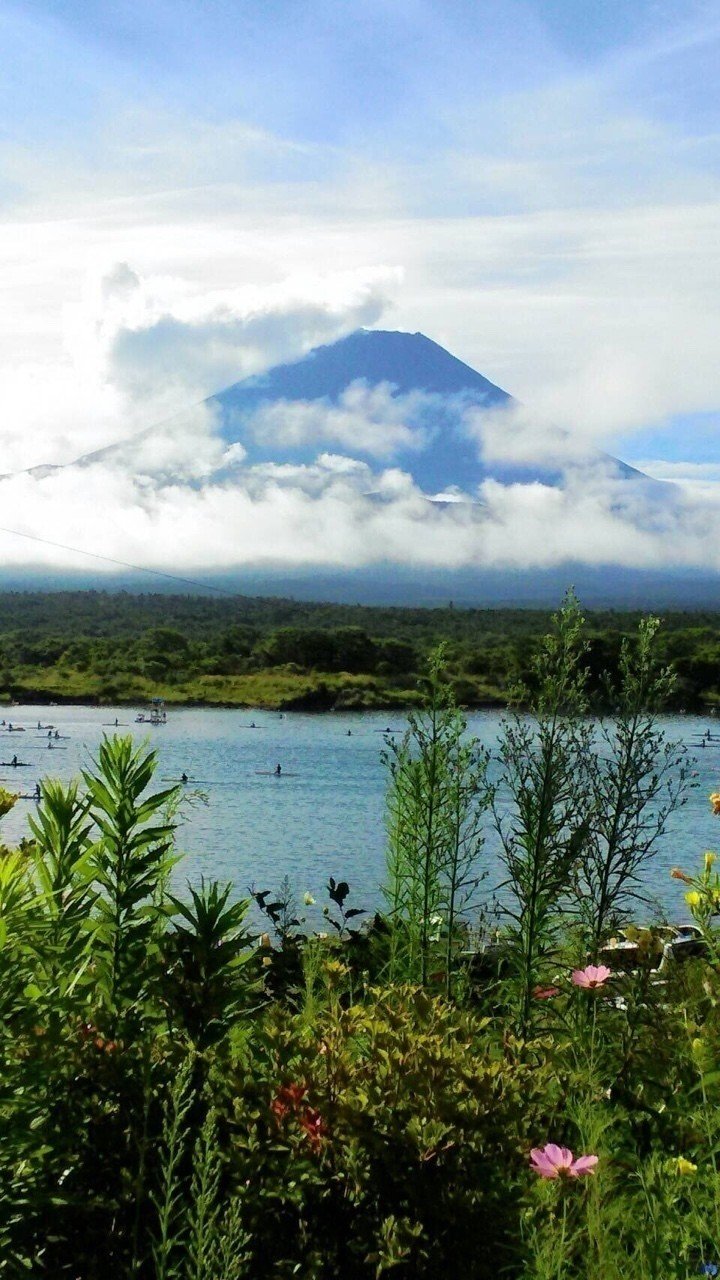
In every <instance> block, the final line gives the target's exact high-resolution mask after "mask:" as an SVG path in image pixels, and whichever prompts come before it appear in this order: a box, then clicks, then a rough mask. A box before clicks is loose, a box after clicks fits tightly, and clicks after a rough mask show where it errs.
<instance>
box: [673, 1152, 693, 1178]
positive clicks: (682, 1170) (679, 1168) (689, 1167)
mask: <svg viewBox="0 0 720 1280" xmlns="http://www.w3.org/2000/svg"><path fill="white" fill-rule="evenodd" d="M675 1172H676V1173H679V1174H680V1176H681V1177H683V1178H691V1177H692V1175H693V1174H694V1173H697V1165H696V1164H693V1162H692V1160H686V1159H685V1157H684V1156H678V1157H677V1159H676V1160H675Z"/></svg>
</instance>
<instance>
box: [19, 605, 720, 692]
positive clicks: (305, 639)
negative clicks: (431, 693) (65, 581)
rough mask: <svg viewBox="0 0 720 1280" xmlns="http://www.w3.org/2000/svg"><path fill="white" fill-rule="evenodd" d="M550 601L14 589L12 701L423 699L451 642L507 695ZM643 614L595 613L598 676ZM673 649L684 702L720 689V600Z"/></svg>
mask: <svg viewBox="0 0 720 1280" xmlns="http://www.w3.org/2000/svg"><path fill="white" fill-rule="evenodd" d="M549 617H550V614H549V612H547V611H545V610H540V609H460V608H454V607H453V606H452V605H449V606H448V607H446V608H435V609H410V608H399V607H394V608H369V607H366V606H360V605H338V604H322V603H318V604H310V603H307V602H304V601H296V600H291V599H271V598H254V597H249V596H218V597H211V596H190V595H188V596H180V595H162V594H155V595H152V594H147V595H131V594H128V593H125V592H118V593H111V592H99V591H73V592H9V593H4V594H2V595H0V697H2V698H3V699H4V700H5V701H11V700H14V701H29V700H33V699H37V700H39V701H44V700H45V701H47V700H49V701H64V700H67V701H90V702H95V701H102V702H107V703H123V702H129V703H135V702H138V701H143V700H146V699H148V698H149V697H151V696H160V697H164V698H165V699H166V700H167V701H168V702H175V703H183V702H190V703H199V704H203V703H206V704H210V705H223V704H227V705H241V704H247V705H253V706H267V707H281V708H282V707H284V708H292V707H309V708H317V709H318V710H322V709H327V708H330V707H335V706H336V707H339V708H348V709H350V708H353V707H358V708H361V707H383V706H393V705H406V704H411V703H413V702H414V701H415V699H416V697H417V681H418V678H419V674H420V672H421V671H422V669H423V666H424V663H425V660H426V658H427V655H428V653H429V652H430V650H431V649H432V648H433V647H434V646H435V645H437V644H438V643H439V642H441V641H442V642H444V643H445V645H446V662H447V670H448V672H449V674H450V677H451V679H452V681H453V683H454V690H455V696H456V697H457V699H458V700H459V701H460V702H461V703H463V704H464V705H467V706H481V705H504V704H505V703H506V702H507V700H508V697H509V694H510V691H511V690H512V688H513V687H514V686H515V685H516V684H517V683H518V681H526V680H527V678H528V674H529V671H530V667H531V663H532V658H533V655H534V653H535V652H536V650H537V646H538V643H539V640H540V637H541V636H542V635H543V634H544V633H545V631H546V630H547V627H548V623H549ZM638 618H639V614H637V613H632V612H617V611H604V612H591V613H589V614H588V639H589V651H588V655H587V659H586V661H587V663H588V665H589V670H590V688H591V691H592V692H593V693H594V695H595V697H596V699H598V700H602V696H603V677H604V674H605V673H606V672H610V673H612V672H613V671H614V670H615V668H616V665H617V660H618V655H619V652H620V645H621V642H622V638H623V636H624V635H628V634H631V633H632V632H633V631H634V630H635V628H636V627H637V622H638ZM660 649H661V652H662V657H663V659H664V660H665V661H667V662H669V663H670V664H671V665H672V666H673V668H674V670H675V672H676V675H677V683H676V690H675V694H674V704H673V705H674V706H675V707H677V708H682V707H685V708H688V709H690V708H698V707H700V706H703V705H712V704H714V703H717V702H720V612H718V613H710V612H703V613H689V612H683V613H670V614H667V615H666V616H664V618H663V626H662V629H661V633H660Z"/></svg>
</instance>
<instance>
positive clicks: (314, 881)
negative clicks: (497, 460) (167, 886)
mask: <svg viewBox="0 0 720 1280" xmlns="http://www.w3.org/2000/svg"><path fill="white" fill-rule="evenodd" d="M1 714H2V715H4V717H5V718H6V719H7V720H12V723H13V725H22V726H24V728H25V732H24V733H12V734H10V733H8V732H6V730H5V729H3V727H2V726H0V759H1V760H2V761H10V760H11V759H12V757H13V755H17V757H18V759H19V760H22V761H27V762H28V765H29V767H28V768H24V769H22V770H20V769H17V770H14V769H11V768H7V767H5V768H2V767H0V781H1V782H2V785H5V786H9V787H11V788H17V789H19V790H22V791H24V792H28V793H29V792H32V790H33V787H34V785H35V782H36V781H37V779H38V778H41V777H44V776H47V775H51V776H54V777H58V778H62V779H65V780H67V779H69V778H71V777H74V776H76V775H77V773H78V771H79V769H80V768H81V767H82V766H83V765H87V763H88V761H89V759H90V758H91V756H92V754H93V752H94V750H95V749H96V748H97V746H98V743H99V742H100V740H101V738H102V735H103V734H104V733H113V732H116V731H117V732H120V733H132V734H133V735H134V736H135V738H136V739H137V740H138V741H143V740H145V741H149V742H151V743H152V745H153V746H157V748H158V750H159V753H160V766H159V769H158V779H162V780H163V782H165V781H166V780H168V779H172V780H177V779H179V778H180V777H181V776H182V774H183V773H186V774H187V775H188V777H189V778H190V779H191V781H190V782H189V783H188V784H187V786H186V788H185V790H186V792H187V793H188V806H187V808H186V810H185V813H184V819H185V821H184V825H183V828H182V830H181V832H180V839H179V844H180V848H181V849H182V850H183V851H184V852H185V853H186V857H185V859H184V860H183V863H182V866H181V867H180V868H179V869H178V871H177V873H176V876H177V879H178V882H179V884H181V883H182V882H183V881H184V879H186V878H189V879H191V880H193V881H195V880H199V878H200V876H201V875H206V876H213V877H218V878H220V879H230V880H232V881H234V883H235V884H236V885H237V888H238V891H239V892H241V893H245V892H246V891H247V887H248V886H249V885H254V886H255V887H257V888H276V887H277V885H278V883H279V881H280V879H281V878H282V876H283V875H285V874H287V875H288V876H289V877H290V880H291V882H292V884H293V886H294V887H295V889H296V891H297V892H298V894H300V895H302V893H304V892H305V891H306V890H310V891H311V892H312V893H314V894H315V895H316V896H322V892H323V889H324V885H325V884H326V883H327V878H328V876H330V875H334V876H336V877H340V876H341V877H343V878H345V879H347V880H348V881H349V882H350V884H351V886H352V891H353V901H354V903H355V904H356V905H363V906H366V907H368V908H370V907H373V906H375V905H377V903H378V901H379V884H380V881H381V879H382V875H383V865H384V829H383V800H384V793H385V785H386V778H385V773H384V770H383V767H382V764H381V762H380V752H381V749H382V746H383V730H384V729H385V728H387V727H390V728H391V729H395V730H399V731H402V728H403V720H402V718H401V717H398V716H397V715H394V716H393V717H392V718H391V719H388V712H386V711H384V712H368V713H366V714H359V713H353V714H344V715H343V714H338V713H333V714H328V715H305V714H302V713H299V712H292V713H286V714H284V715H279V714H278V713H274V712H262V711H252V712H248V711H244V710H232V711H228V710H207V709H204V708H203V709H190V708H188V709H179V710H171V711H170V712H169V715H168V723H167V724H166V725H161V726H158V727H148V726H143V725H136V724H135V723H134V714H133V713H132V712H130V711H128V710H127V709H126V708H121V709H117V708H108V707H73V706H66V707H48V706H43V707H31V706H27V707H13V708H12V709H9V710H4V711H3V712H2V713H1ZM116 717H117V719H118V721H119V726H118V729H117V730H115V728H114V721H115V718H116ZM500 720H501V716H500V714H499V713H498V712H491V711H487V712H477V713H473V714H472V715H471V716H470V717H469V723H470V728H471V730H472V732H473V733H475V734H476V735H477V737H478V738H479V739H480V740H481V741H482V742H483V743H484V744H485V745H486V746H488V747H489V748H490V749H491V750H492V748H493V747H494V745H495V743H496V740H497V732H498V727H499V724H500ZM38 721H40V722H41V724H43V725H47V724H48V723H49V722H52V724H53V726H54V727H53V730H52V732H53V734H54V732H55V729H56V728H57V730H58V731H59V733H60V734H61V735H67V736H62V737H60V738H58V739H55V738H54V737H53V738H51V739H48V732H50V731H49V730H47V729H43V730H38V728H37V724H38ZM253 724H254V725H255V727H254V728H252V727H251V726H252V725H253ZM663 724H664V727H665V728H666V731H667V732H668V733H669V734H670V735H671V736H672V737H673V738H678V739H681V740H683V741H685V742H687V743H688V744H689V745H693V746H694V744H695V743H696V741H697V739H698V737H699V735H700V734H701V733H702V732H704V731H705V730H706V729H707V728H708V726H709V727H710V729H711V732H712V733H713V735H714V736H715V735H717V738H718V740H717V741H715V740H713V741H712V742H709V743H708V744H707V746H706V747H705V748H703V749H701V750H700V749H698V750H695V752H694V753H695V755H696V759H697V763H696V765H695V766H694V768H695V769H696V771H697V774H698V777H697V779H696V782H697V787H696V789H695V790H694V791H692V792H691V793H690V798H689V800H688V802H687V804H686V806H685V807H684V809H683V810H682V811H681V812H680V813H678V814H676V815H675V816H674V817H673V819H672V821H671V823H670V825H669V830H668V832H667V834H666V835H665V836H664V837H663V839H662V842H661V844H660V846H659V848H658V852H657V854H656V857H655V859H654V861H653V864H652V867H651V868H650V869H649V873H648V887H649V888H650V890H651V891H652V893H653V894H655V895H656V896H657V898H658V899H659V900H660V901H661V902H662V903H663V904H664V905H665V907H666V908H667V910H668V911H670V912H671V913H672V914H674V915H676V916H678V917H682V916H684V914H685V913H684V911H683V909H682V908H683V903H682V895H681V893H680V888H681V886H679V885H678V883H677V882H676V881H672V880H671V879H670V877H669V871H670V868H671V867H672V866H675V865H677V864H680V865H682V866H684V867H686V868H687V869H689V870H692V869H693V868H694V866H695V865H696V864H697V862H698V860H699V857H700V855H701V854H702V852H703V850H704V849H706V848H712V847H717V846H720V827H719V826H718V823H719V822H720V819H718V818H715V819H713V816H712V814H711V812H710V806H709V804H708V802H707V796H708V793H709V792H710V791H713V790H717V789H718V788H719V786H720V725H718V724H713V722H712V721H708V720H706V719H697V718H695V717H690V716H681V717H666V718H665V719H664V720H663ZM348 730H349V732H348ZM48 741H50V742H51V743H52V748H51V749H49V748H48ZM278 764H279V765H280V766H281V769H282V774H281V776H280V777H277V776H275V775H274V773H273V771H274V770H275V768H276V766H277V765H278ZM196 793H202V796H203V797H204V799H202V800H201V799H200V798H199V796H198V795H197V794H196ZM32 807H33V805H32V801H25V800H24V801H21V802H20V803H19V804H18V806H17V808H16V809H15V810H13V812H12V813H10V814H9V815H8V816H7V817H6V818H5V819H4V820H3V822H2V828H1V831H2V835H3V837H4V839H5V840H6V841H11V840H13V839H17V838H19V837H20V836H21V835H22V834H23V833H24V831H25V830H26V825H25V824H26V817H27V813H28V811H30V810H31V809H32ZM485 857H486V862H487V867H488V871H489V877H488V881H487V882H486V883H487V885H488V887H491V886H492V885H494V884H497V882H498V881H499V879H500V878H501V873H500V868H499V864H498V860H497V841H496V839H495V838H493V837H492V835H491V834H489V836H488V840H487V845H486V851H485Z"/></svg>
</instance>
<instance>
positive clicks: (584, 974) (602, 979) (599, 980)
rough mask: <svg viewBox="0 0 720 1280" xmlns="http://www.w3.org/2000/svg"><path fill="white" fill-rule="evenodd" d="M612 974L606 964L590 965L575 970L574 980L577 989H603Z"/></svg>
mask: <svg viewBox="0 0 720 1280" xmlns="http://www.w3.org/2000/svg"><path fill="white" fill-rule="evenodd" d="M611 974H612V969H608V967H607V965H606V964H589V965H587V966H586V967H585V968H584V969H574V970H573V975H572V980H573V983H574V984H575V986H576V987H585V989H586V990H590V989H591V988H593V987H602V986H603V985H604V983H606V982H607V980H608V978H609V977H610V976H611Z"/></svg>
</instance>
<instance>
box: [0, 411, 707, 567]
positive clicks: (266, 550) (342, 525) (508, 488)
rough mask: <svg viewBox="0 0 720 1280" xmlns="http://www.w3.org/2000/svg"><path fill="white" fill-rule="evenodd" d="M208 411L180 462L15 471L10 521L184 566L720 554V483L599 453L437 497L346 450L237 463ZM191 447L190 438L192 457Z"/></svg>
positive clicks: (2, 494) (15, 562)
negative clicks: (647, 474)
mask: <svg viewBox="0 0 720 1280" xmlns="http://www.w3.org/2000/svg"><path fill="white" fill-rule="evenodd" d="M210 426H211V424H208V423H205V424H203V423H202V422H201V421H197V422H196V423H195V437H194V439H195V445H196V450H197V459H199V460H200V461H196V462H195V463H191V462H190V461H187V464H186V466H185V470H184V472H183V471H182V470H181V469H180V473H179V474H178V475H177V476H175V477H173V478H171V477H170V476H169V474H168V473H167V470H163V463H162V454H161V465H160V466H158V465H157V458H155V457H154V456H153V455H152V454H151V455H150V456H149V457H146V458H144V459H143V458H142V456H141V455H140V454H137V453H135V454H134V453H133V452H132V451H128V452H126V453H119V452H116V451H112V452H111V453H109V454H107V455H106V456H105V457H102V456H101V457H98V458H97V459H96V460H94V461H91V462H89V463H87V464H86V465H84V466H70V467H66V468H62V469H58V470H54V471H51V472H49V473H46V474H38V475H30V474H21V475H17V476H14V477H11V478H9V479H5V480H3V481H1V482H0V503H2V510H3V524H4V525H5V526H6V527H9V528H11V529H17V530H19V531H27V532H28V533H30V534H32V535H37V534H38V532H39V533H40V534H41V536H42V535H43V534H45V535H46V536H47V537H48V538H49V539H50V540H51V541H52V542H58V543H64V544H66V546H69V547H77V548H85V549H86V550H90V551H93V552H94V553H95V554H96V555H100V556H108V557H111V558H113V559H116V560H123V561H127V562H129V563H131V564H140V565H144V566H147V567H149V568H156V569H159V570H162V571H165V572H168V571H169V572H173V571H175V572H180V573H183V572H190V571H192V572H193V573H200V572H203V571H206V570H211V569H231V568H240V569H242V568H258V567H265V568H268V567H277V568H282V567H283V566H285V567H293V566H294V567H303V568H313V567H335V568H338V567H347V568H353V567H360V566H371V565H379V564H388V563H392V564H398V565H400V564H404V565H410V566H416V567H421V566H427V567H434V568H446V569H448V570H450V569H456V568H472V567H477V568H502V567H505V568H512V569H521V568H522V569H544V568H548V567H552V566H555V565H561V564H563V563H565V562H567V560H568V559H573V560H576V561H583V562H585V563H587V564H596V565H601V564H617V565H624V566H628V567H636V568H662V567H669V566H690V565H698V566H703V567H705V568H707V569H710V568H713V569H720V489H719V488H716V489H715V490H711V489H707V490H702V491H699V492H696V491H695V490H693V489H692V488H690V489H687V490H686V489H684V488H682V487H679V488H677V489H673V488H669V489H668V490H667V491H666V490H664V489H661V488H660V487H649V488H648V486H647V485H644V484H642V483H640V484H636V483H634V482H628V481H622V480H618V479H617V478H615V477H613V476H612V475H611V474H610V473H609V472H608V470H607V469H606V468H605V467H604V466H603V465H602V464H600V465H598V466H597V467H594V466H589V467H588V466H585V465H580V464H578V465H576V466H575V467H571V468H569V470H568V472H567V482H566V485H565V487H564V488H563V489H556V488H551V487H549V486H546V485H543V484H514V485H504V484H500V483H498V482H496V481H492V480H488V481H486V482H485V483H484V484H483V485H482V486H481V490H480V494H479V501H478V502H471V501H464V502H454V503H450V504H446V505H441V504H435V503H433V502H429V501H428V500H427V498H426V496H425V495H423V494H422V493H421V492H420V491H419V490H418V488H417V487H416V486H415V485H414V483H413V482H412V479H411V477H410V476H408V475H407V474H406V473H405V472H403V471H401V470H398V469H397V468H388V469H386V470H380V471H374V470H373V469H372V468H371V467H370V466H368V465H367V464H366V463H363V462H359V461H358V460H357V459H354V458H352V457H351V456H349V455H345V454H338V453H321V454H319V455H318V457H317V458H316V460H315V462H314V463H312V464H309V465H306V466H299V465H278V464H264V465H258V466H248V465H247V463H245V462H243V460H242V458H240V459H238V460H237V462H238V465H236V467H235V469H234V470H233V471H232V473H229V472H227V471H226V470H222V468H224V466H225V463H226V460H225V459H223V456H222V452H221V451H216V452H214V453H213V449H214V445H213V443H212V442H213V440H214V437H213V435H212V432H211V430H210V429H209V428H210ZM203 427H205V428H208V430H207V431H206V436H207V441H206V444H203V442H202V430H203ZM191 439H192V436H191V435H190V434H188V436H187V437H186V440H185V443H186V444H187V446H188V454H189V453H190V442H191ZM185 443H184V444H183V448H184V447H185ZM183 456H185V455H183V454H182V450H180V462H181V463H182V460H183ZM140 462H142V465H141V466H140V465H139V463H140ZM213 464H216V465H218V466H219V467H220V468H221V472H220V477H219V478H215V479H214V480H213V479H212V478H211V477H209V476H208V474H207V470H208V468H210V467H211V466H212V465H213ZM455 496H456V497H457V496H458V495H455ZM0 547H1V549H2V559H3V564H4V565H5V566H6V567H13V566H23V565H24V566H28V567H29V566H37V565H39V564H42V565H46V566H47V565H63V566H67V565H71V566H73V567H88V563H90V562H88V561H86V560H85V558H84V557H82V556H78V557H76V556H73V555H72V554H71V553H69V552H67V551H61V550H58V549H57V548H54V547H52V546H44V545H42V544H39V543H38V542H36V541H29V540H28V541H25V540H24V539H22V538H13V537H10V536H8V535H5V534H2V535H0Z"/></svg>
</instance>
